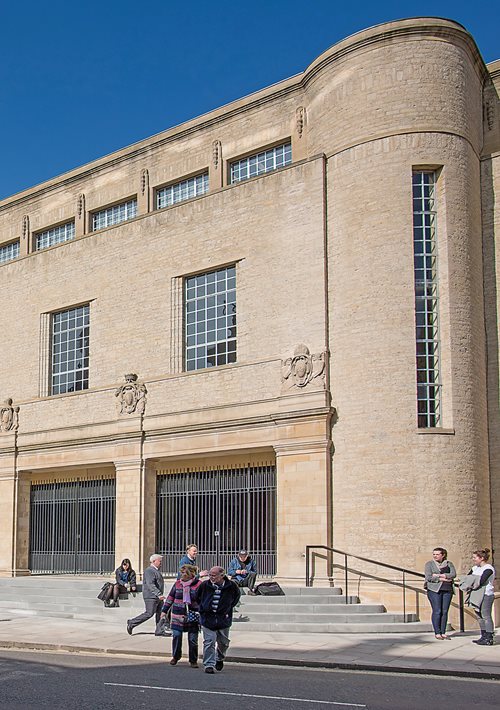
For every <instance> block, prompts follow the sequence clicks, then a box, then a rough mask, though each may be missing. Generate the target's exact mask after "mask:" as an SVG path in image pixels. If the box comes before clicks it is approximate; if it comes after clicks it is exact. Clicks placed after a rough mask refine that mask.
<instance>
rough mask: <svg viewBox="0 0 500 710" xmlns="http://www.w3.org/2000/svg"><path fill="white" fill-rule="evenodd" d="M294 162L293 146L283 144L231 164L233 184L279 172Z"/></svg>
mask: <svg viewBox="0 0 500 710" xmlns="http://www.w3.org/2000/svg"><path fill="white" fill-rule="evenodd" d="M291 162H292V144H291V143H283V144H282V145H278V146H275V147H274V148H270V149H269V150H265V151H262V152H261V153H256V154H255V155H249V156H248V157H247V158H242V159H241V160H235V161H234V162H233V163H231V174H230V180H231V183H236V182H241V181H242V180H249V179H250V178H253V177H257V175H263V174H264V173H268V172H272V171H273V170H278V168H283V167H285V165H289V164H290V163H291Z"/></svg>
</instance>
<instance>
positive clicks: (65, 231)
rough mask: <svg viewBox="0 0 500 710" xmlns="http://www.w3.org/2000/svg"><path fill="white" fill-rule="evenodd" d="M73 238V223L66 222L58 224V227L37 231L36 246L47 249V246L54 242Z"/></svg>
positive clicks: (59, 242) (57, 242) (52, 244)
mask: <svg viewBox="0 0 500 710" xmlns="http://www.w3.org/2000/svg"><path fill="white" fill-rule="evenodd" d="M74 238H75V223H74V222H66V224H60V225H59V226H58V227H51V229H46V230H45V231H44V232H38V234H37V235H36V248H37V249H47V247H51V246H54V244H61V243H62V242H68V241H69V240H70V239H74Z"/></svg>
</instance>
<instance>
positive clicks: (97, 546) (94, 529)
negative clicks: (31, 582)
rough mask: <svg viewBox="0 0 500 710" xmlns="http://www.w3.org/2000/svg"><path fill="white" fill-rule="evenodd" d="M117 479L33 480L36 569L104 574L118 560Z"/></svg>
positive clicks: (32, 559) (31, 564) (32, 549)
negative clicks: (36, 481)
mask: <svg viewBox="0 0 500 710" xmlns="http://www.w3.org/2000/svg"><path fill="white" fill-rule="evenodd" d="M115 501H116V482H115V479H113V478H109V479H95V480H85V481H83V480H74V481H64V482H61V481H53V482H51V483H40V484H32V486H31V502H30V561H29V568H30V570H31V571H32V572H34V573H36V574H54V573H67V574H76V573H78V574H85V573H88V574H102V573H108V572H112V571H113V569H114V562H115Z"/></svg>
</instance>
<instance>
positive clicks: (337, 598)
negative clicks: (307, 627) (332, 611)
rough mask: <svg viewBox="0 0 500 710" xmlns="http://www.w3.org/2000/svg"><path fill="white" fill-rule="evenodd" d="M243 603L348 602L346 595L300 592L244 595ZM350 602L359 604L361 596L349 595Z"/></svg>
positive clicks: (322, 603) (339, 603) (299, 603)
mask: <svg viewBox="0 0 500 710" xmlns="http://www.w3.org/2000/svg"><path fill="white" fill-rule="evenodd" d="M241 603H242V604H245V605H246V604H254V603H255V604H274V605H276V606H280V605H281V604H286V605H295V604H297V605H304V604H321V605H322V606H329V605H330V604H334V605H335V606H342V605H344V606H345V604H346V600H345V597H344V596H343V595H339V594H337V595H335V596H326V595H320V596H317V597H312V596H307V597H305V596H302V595H300V594H297V595H294V596H288V595H287V596H284V597H261V596H256V597H254V596H249V595H246V596H242V597H241ZM347 603H348V604H359V597H355V596H352V597H351V596H349V597H347Z"/></svg>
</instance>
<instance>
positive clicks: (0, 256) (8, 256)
mask: <svg viewBox="0 0 500 710" xmlns="http://www.w3.org/2000/svg"><path fill="white" fill-rule="evenodd" d="M19 250H20V243H19V241H17V242H11V243H10V244H5V245H4V246H1V247H0V264H4V263H5V262H7V261H12V260H13V259H17V257H18V256H19Z"/></svg>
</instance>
